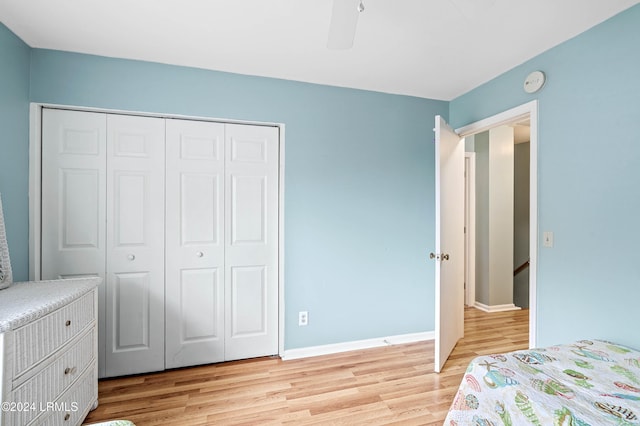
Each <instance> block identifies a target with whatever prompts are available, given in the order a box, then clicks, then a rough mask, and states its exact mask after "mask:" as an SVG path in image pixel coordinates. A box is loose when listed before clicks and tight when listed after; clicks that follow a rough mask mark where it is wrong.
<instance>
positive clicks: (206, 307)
mask: <svg viewBox="0 0 640 426" xmlns="http://www.w3.org/2000/svg"><path fill="white" fill-rule="evenodd" d="M223 171H224V125H223V124H219V123H208V122H199V121H186V120H167V176H166V188H167V203H166V218H167V225H166V244H167V248H166V264H165V267H166V280H167V281H166V295H167V300H166V333H167V334H166V359H165V365H166V367H167V368H175V367H182V366H187V365H196V364H205V363H213V362H219V361H224V297H225V295H224V257H225V253H224V227H223V223H224V208H223V203H224V197H223V194H224V173H223Z"/></svg>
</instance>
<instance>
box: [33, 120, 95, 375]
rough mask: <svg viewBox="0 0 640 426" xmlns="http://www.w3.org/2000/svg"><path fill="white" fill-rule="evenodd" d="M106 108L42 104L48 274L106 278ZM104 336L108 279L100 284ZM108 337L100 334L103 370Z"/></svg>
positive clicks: (44, 260) (45, 269)
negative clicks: (69, 108)
mask: <svg viewBox="0 0 640 426" xmlns="http://www.w3.org/2000/svg"><path fill="white" fill-rule="evenodd" d="M106 126H107V118H106V115H105V114H98V113H90V112H78V111H66V110H57V109H43V110H42V235H41V237H42V241H41V244H42V260H41V262H42V265H41V266H42V271H41V278H42V279H44V280H48V279H57V278H72V277H83V276H98V277H101V278H103V279H104V278H105V256H106V252H105V246H106V244H105V241H106V239H105V226H104V223H105V213H106V209H105V200H106V195H105V193H106V181H105V173H106V158H107V155H106ZM98 294H99V297H98V299H99V309H98V323H99V330H98V334H99V336H104V331H105V330H104V323H105V322H104V313H105V311H104V302H105V284H104V282H103V283H102V284H101V285H100V286H99V287H98ZM104 343H105V342H104V339H103V338H101V339H99V340H98V354H99V355H98V362H99V370H98V371H99V375H100V376H103V375H104V353H105V344H104Z"/></svg>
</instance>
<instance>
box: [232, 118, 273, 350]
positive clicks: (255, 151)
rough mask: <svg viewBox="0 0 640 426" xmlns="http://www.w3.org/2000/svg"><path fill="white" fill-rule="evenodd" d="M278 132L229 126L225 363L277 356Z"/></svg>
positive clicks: (260, 128) (265, 128)
mask: <svg viewBox="0 0 640 426" xmlns="http://www.w3.org/2000/svg"><path fill="white" fill-rule="evenodd" d="M278 144H279V143H278V129H277V128H276V127H266V126H250V125H238V124H227V125H226V135H225V157H226V162H225V240H226V244H225V257H226V260H225V302H226V306H225V359H227V360H230V359H242V358H251V357H257V356H264V355H273V354H276V353H278V163H279V146H278Z"/></svg>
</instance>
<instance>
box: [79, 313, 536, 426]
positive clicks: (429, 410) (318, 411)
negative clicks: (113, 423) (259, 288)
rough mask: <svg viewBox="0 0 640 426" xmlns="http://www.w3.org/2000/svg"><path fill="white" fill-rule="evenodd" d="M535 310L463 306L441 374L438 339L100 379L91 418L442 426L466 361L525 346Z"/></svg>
mask: <svg viewBox="0 0 640 426" xmlns="http://www.w3.org/2000/svg"><path fill="white" fill-rule="evenodd" d="M528 316H529V311H528V310H521V311H511V312H499V313H485V312H482V311H479V310H477V309H473V308H466V309H465V337H464V338H463V339H462V340H460V342H458V345H457V346H456V348H455V349H454V351H453V353H452V354H451V357H450V358H449V361H448V362H447V364H446V365H445V368H444V369H443V371H442V372H441V373H440V374H436V373H434V372H433V358H434V355H433V352H434V343H433V341H429V342H420V343H412V344H406V345H396V346H387V347H383V348H376V349H367V350H360V351H353V352H345V353H342V354H335V355H327V356H319V357H313V358H306V359H300V360H291V361H282V360H280V359H279V358H258V359H253V360H245V361H234V362H228V363H222V364H214V365H207V366H201V367H192V368H184V369H179V370H171V371H167V372H163V373H154V374H145V375H139V376H131V377H124V378H117V379H107V380H102V381H100V384H99V402H100V405H99V407H98V408H97V409H96V410H95V411H93V412H91V413H90V414H89V417H87V420H86V422H87V423H91V422H98V421H104V420H110V419H118V418H120V419H122V418H124V419H129V420H131V421H133V422H135V423H136V425H139V426H145V425H185V426H186V425H213V424H215V425H227V424H228V425H232V424H233V425H263V424H270V425H289V424H290V425H308V424H346V425H354V424H367V425H371V424H398V425H400V424H401V425H441V424H442V422H443V420H444V417H445V416H446V413H447V410H448V409H449V406H450V405H451V401H452V400H453V396H454V394H455V392H456V390H457V388H458V385H459V383H460V380H461V379H462V376H463V373H464V371H465V369H466V367H467V365H468V363H469V361H470V360H471V359H472V358H474V357H475V356H478V355H485V354H490V353H497V352H507V351H512V350H517V349H525V348H527V347H528V339H529V337H528V328H529V318H528Z"/></svg>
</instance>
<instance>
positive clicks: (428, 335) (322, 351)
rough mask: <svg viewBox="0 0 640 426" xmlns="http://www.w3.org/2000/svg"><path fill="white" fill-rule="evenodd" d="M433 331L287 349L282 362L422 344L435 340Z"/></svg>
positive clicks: (282, 356)
mask: <svg viewBox="0 0 640 426" xmlns="http://www.w3.org/2000/svg"><path fill="white" fill-rule="evenodd" d="M435 335H436V333H435V331H425V332H423V333H410V334H399V335H396V336H389V337H378V338H375V339H366V340H355V341H352V342H343V343H333V344H329V345H321V346H309V347H306V348H296V349H287V350H285V351H284V353H283V354H282V355H281V358H282V359H283V360H284V361H289V360H292V359H299V358H308V357H312V356H318V355H330V354H337V353H341V352H348V351H356V350H359V349H371V348H379V347H381V346H390V345H401V344H404V343H414V342H422V341H425V340H433V339H435Z"/></svg>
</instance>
